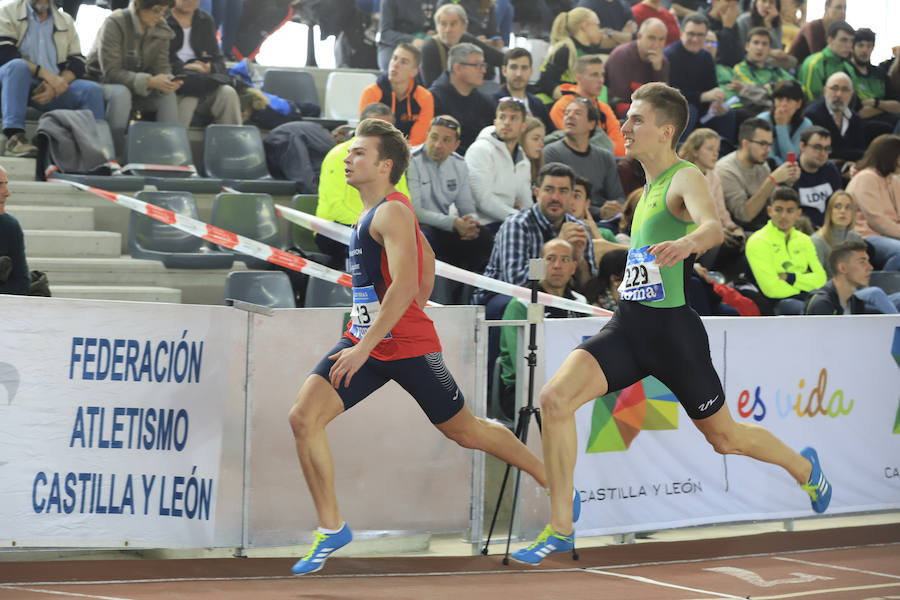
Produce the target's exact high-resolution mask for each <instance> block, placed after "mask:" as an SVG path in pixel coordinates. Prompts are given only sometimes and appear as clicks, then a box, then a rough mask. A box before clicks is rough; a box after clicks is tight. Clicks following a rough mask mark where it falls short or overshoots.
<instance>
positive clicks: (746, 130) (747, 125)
mask: <svg viewBox="0 0 900 600" xmlns="http://www.w3.org/2000/svg"><path fill="white" fill-rule="evenodd" d="M757 129H762V130H763V131H772V126H771V125H770V124H769V122H768V121H766V120H765V119H760V118H759V117H751V118H749V119H747V120H746V121H744V122H743V123H741V126H740V128H739V129H738V144H740V143H741V142H742V141H744V140H752V139H753V134H755V133H756V130H757Z"/></svg>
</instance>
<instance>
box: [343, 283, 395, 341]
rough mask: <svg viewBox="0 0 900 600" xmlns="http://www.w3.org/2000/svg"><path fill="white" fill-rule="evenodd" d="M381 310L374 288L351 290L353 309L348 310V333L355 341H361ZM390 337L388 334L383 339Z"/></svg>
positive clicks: (369, 286) (370, 286)
mask: <svg viewBox="0 0 900 600" xmlns="http://www.w3.org/2000/svg"><path fill="white" fill-rule="evenodd" d="M380 310H381V301H380V300H378V294H376V293H375V286H372V285H367V286H365V287H355V288H353V308H352V309H351V310H350V322H351V325H350V333H351V335H353V337H355V338H356V339H360V340H361V339H362V338H363V336H364V335H366V332H367V331H369V327H371V326H372V323H374V322H375V317H377V316H378V311H380ZM390 337H391V334H390V333H388V334H387V335H386V336H384V339H388V338H390Z"/></svg>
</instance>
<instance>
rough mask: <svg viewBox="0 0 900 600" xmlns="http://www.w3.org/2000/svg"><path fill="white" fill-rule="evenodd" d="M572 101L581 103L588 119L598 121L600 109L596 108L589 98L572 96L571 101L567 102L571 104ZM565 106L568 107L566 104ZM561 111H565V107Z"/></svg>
mask: <svg viewBox="0 0 900 600" xmlns="http://www.w3.org/2000/svg"><path fill="white" fill-rule="evenodd" d="M573 102H578V103H579V104H582V105H583V106H584V107H585V108H586V109H587V118H588V121H593V122H594V123H599V122H600V120H601V114H602V113H601V112H600V109H599V108H597V106H596V105H595V104H594V103H593V102H591V99H590V98H584V97H582V96H576V97H574V98H572V102H570V103H569V104H572V103H573ZM566 107H568V105H566ZM563 112H565V109H563ZM604 125H605V123H604Z"/></svg>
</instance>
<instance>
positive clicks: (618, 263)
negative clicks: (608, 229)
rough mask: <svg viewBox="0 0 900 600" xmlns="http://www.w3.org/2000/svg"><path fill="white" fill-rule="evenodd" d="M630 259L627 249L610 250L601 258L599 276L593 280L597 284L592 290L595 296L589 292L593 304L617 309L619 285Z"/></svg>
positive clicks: (613, 309)
mask: <svg viewBox="0 0 900 600" xmlns="http://www.w3.org/2000/svg"><path fill="white" fill-rule="evenodd" d="M627 261H628V251H627V250H610V251H609V252H607V253H606V254H604V255H603V257H602V258H601V259H600V266H599V267H597V277H596V279H594V280H593V281H595V282H596V286H595V287H594V288H592V289H591V290H590V292H593V297H591V294H588V296H589V300H590V301H591V303H592V304H595V305H596V306H599V307H600V308H605V309H606V310H609V311H615V310H616V308H617V307H618V305H619V285H621V284H622V279H623V276H624V274H625V265H626V263H627Z"/></svg>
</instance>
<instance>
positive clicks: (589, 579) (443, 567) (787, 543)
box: [0, 524, 900, 600]
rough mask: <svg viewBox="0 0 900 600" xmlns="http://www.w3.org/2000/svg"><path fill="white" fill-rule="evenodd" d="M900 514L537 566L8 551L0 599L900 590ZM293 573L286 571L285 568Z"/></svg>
mask: <svg viewBox="0 0 900 600" xmlns="http://www.w3.org/2000/svg"><path fill="white" fill-rule="evenodd" d="M898 553H900V524H892V525H879V526H867V527H852V528H844V529H828V530H818V531H808V532H790V533H788V532H780V533H768V534H761V535H754V536H744V537H735V538H724V539H715V540H696V541H687V542H651V543H642V544H634V545H627V546H604V547H599V548H585V549H581V550H579V560H578V561H573V560H572V557H571V555H570V554H568V553H567V554H553V555H551V556H550V557H548V558H547V559H545V560H544V564H542V565H541V566H540V567H537V568H529V567H526V566H524V565H519V564H517V563H511V564H510V565H509V566H504V565H503V563H502V556H496V555H491V556H466V557H446V558H442V557H391V558H364V559H363V558H341V557H337V558H332V559H330V560H329V561H328V563H327V564H326V566H325V568H324V569H323V570H321V571H319V572H318V573H316V574H313V575H308V576H305V577H302V578H298V577H290V576H289V573H290V571H289V570H290V567H291V564H293V562H294V560H293V559H283V558H278V559H259V558H258V559H197V560H118V561H90V560H89V561H59V562H27V563H21V562H20V563H0V599H2V600H12V599H15V600H59V599H61V598H73V599H75V598H79V599H88V600H148V599H151V598H153V599H156V598H166V599H169V598H173V599H175V598H177V599H185V600H194V599H200V598H204V599H205V598H215V599H216V600H237V599H238V598H240V599H245V598H250V599H252V600H280V599H291V600H294V599H303V598H317V599H329V600H337V599H344V598H347V599H351V598H352V599H357V598H364V599H366V600H380V599H388V598H390V599H391V600H399V599H407V598H409V599H417V600H418V599H429V600H430V599H444V598H448V599H452V600H463V599H465V600H482V599H490V600H503V599H506V598H514V599H523V600H524V599H531V598H562V599H566V600H570V599H571V600H576V599H581V598H590V599H597V598H616V599H618V598H622V599H627V600H650V599H653V600H656V599H660V600H704V599H709V598H743V599H747V598H749V599H752V600H781V599H788V598H807V599H811V600H900V557H898ZM286 574H288V575H286Z"/></svg>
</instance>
